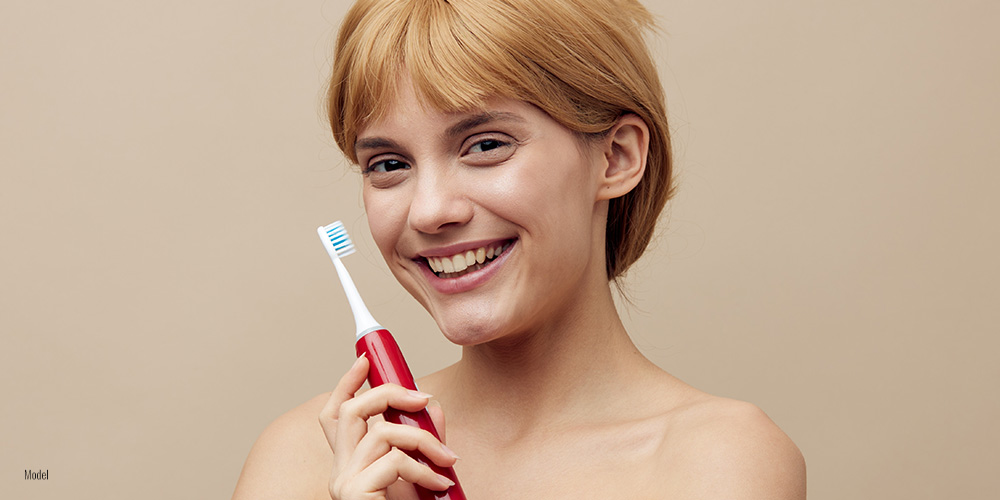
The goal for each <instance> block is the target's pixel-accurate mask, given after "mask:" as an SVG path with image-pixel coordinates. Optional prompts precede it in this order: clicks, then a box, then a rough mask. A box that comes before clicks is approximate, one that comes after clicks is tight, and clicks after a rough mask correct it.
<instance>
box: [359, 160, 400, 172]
mask: <svg viewBox="0 0 1000 500" xmlns="http://www.w3.org/2000/svg"><path fill="white" fill-rule="evenodd" d="M409 168H410V165H409V164H407V163H406V162H403V161H400V160H397V159H391V158H390V159H385V160H379V161H375V162H372V163H370V164H369V165H368V168H366V169H365V173H366V174H370V173H380V174H382V173H388V172H395V171H397V170H406V169H409Z"/></svg>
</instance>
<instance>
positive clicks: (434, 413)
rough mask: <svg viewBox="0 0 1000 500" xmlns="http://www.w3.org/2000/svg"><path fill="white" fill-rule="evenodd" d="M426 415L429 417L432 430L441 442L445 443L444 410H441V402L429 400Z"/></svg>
mask: <svg viewBox="0 0 1000 500" xmlns="http://www.w3.org/2000/svg"><path fill="white" fill-rule="evenodd" d="M427 414H428V415H430V416H431V422H433V423H434V430H436V431H437V433H438V437H439V438H441V442H442V443H444V442H446V441H445V438H444V410H442V409H441V402H440V401H438V400H436V399H432V400H430V402H429V403H427Z"/></svg>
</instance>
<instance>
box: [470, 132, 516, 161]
mask: <svg viewBox="0 0 1000 500" xmlns="http://www.w3.org/2000/svg"><path fill="white" fill-rule="evenodd" d="M467 144H469V146H467V149H466V150H465V152H464V153H463V154H462V161H463V162H465V163H467V164H470V165H476V166H490V165H498V164H500V163H503V162H505V161H507V159H509V158H510V157H511V156H512V155H513V154H514V150H516V149H517V142H516V141H515V140H514V139H512V138H511V137H510V136H508V135H506V134H499V133H490V134H488V135H487V134H482V135H480V136H478V137H473V138H471V139H470V140H469V141H468V142H467Z"/></svg>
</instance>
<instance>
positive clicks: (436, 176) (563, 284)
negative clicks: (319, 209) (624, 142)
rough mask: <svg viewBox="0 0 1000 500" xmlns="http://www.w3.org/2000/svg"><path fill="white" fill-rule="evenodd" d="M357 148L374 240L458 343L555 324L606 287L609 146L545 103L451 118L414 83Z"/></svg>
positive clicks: (490, 106) (512, 104)
mask: <svg viewBox="0 0 1000 500" xmlns="http://www.w3.org/2000/svg"><path fill="white" fill-rule="evenodd" d="M402 88H403V89H406V90H409V89H410V86H409V85H404V86H403V87H402ZM355 147H356V152H357V155H358V161H359V164H360V166H361V169H362V171H363V172H364V203H365V209H366V211H367V214H368V224H369V226H370V227H371V231H372V235H373V236H374V239H375V242H376V244H377V245H378V247H379V250H380V251H381V252H382V256H383V257H384V258H385V261H386V263H387V264H388V266H389V269H390V270H391V271H392V273H393V274H394V275H395V276H396V278H397V279H398V280H399V282H400V283H402V284H403V286H404V287H405V288H406V289H407V290H408V291H409V292H410V293H411V294H412V295H413V296H414V297H415V298H416V299H417V300H418V301H420V303H421V304H423V306H424V307H425V308H426V309H427V310H428V311H429V312H430V313H431V315H432V316H433V317H434V319H435V320H436V321H437V323H438V326H439V327H440V328H441V330H442V332H444V334H445V336H446V337H448V339H449V340H451V341H452V342H455V343H457V344H461V345H474V344H479V343H483V342H487V341H492V340H496V339H499V338H503V337H508V336H514V337H512V338H516V336H517V335H518V334H523V333H525V332H529V331H532V330H537V329H539V328H543V327H545V326H555V325H553V324H552V323H553V322H559V321H561V320H562V319H563V318H567V317H569V316H566V315H572V314H577V313H580V312H581V309H582V308H584V307H586V306H585V301H586V298H587V297H588V293H589V295H591V296H592V295H593V293H592V292H593V287H594V286H595V285H594V284H595V283H597V284H598V286H600V284H603V286H605V287H606V286H607V278H606V276H605V271H604V250H603V249H604V223H605V214H606V211H607V205H606V202H601V201H597V200H598V196H597V191H598V189H599V179H600V176H601V163H602V161H603V154H602V153H601V150H600V148H599V147H596V146H593V145H590V144H588V143H586V142H584V141H581V139H580V138H579V136H578V135H577V134H574V133H573V132H572V131H570V130H569V129H567V128H565V127H563V126H562V125H560V124H559V123H557V122H556V121H554V120H553V119H551V118H550V117H549V116H548V115H547V114H545V113H544V112H542V111H541V110H539V109H537V108H535V107H533V106H531V105H529V104H526V103H522V102H518V101H513V100H502V99H497V100H492V101H490V102H488V103H487V106H485V109H484V110H482V111H479V110H476V111H469V112H461V113H443V112H440V111H437V110H435V109H432V108H425V107H424V106H423V104H422V103H421V101H420V100H419V99H418V98H417V97H416V96H415V94H414V93H413V91H412V90H409V91H403V92H401V93H400V97H399V99H398V100H397V102H395V103H394V105H393V106H391V107H390V109H389V112H388V113H386V117H385V118H384V119H382V120H380V121H377V122H375V123H372V124H370V125H369V126H367V127H365V128H364V129H363V130H362V131H361V133H360V134H359V135H358V139H357V142H356V143H355Z"/></svg>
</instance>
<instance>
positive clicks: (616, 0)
mask: <svg viewBox="0 0 1000 500" xmlns="http://www.w3.org/2000/svg"><path fill="white" fill-rule="evenodd" d="M652 27H653V18H652V16H651V15H650V13H649V12H648V11H647V10H646V9H645V8H644V7H643V6H642V5H640V4H639V3H638V2H637V1H635V0H492V1H491V0H358V1H357V3H355V4H354V6H353V7H352V8H351V10H350V11H349V12H348V13H347V17H346V18H345V20H344V23H343V24H342V26H341V28H340V33H339V36H338V37H337V45H336V49H335V59H334V68H333V76H332V78H331V81H330V89H329V94H328V106H329V114H330V125H331V128H332V129H333V135H334V138H335V139H336V141H337V145H338V146H339V147H340V149H341V150H342V151H343V152H344V154H345V155H347V157H348V158H349V159H350V160H351V161H352V162H354V163H357V161H358V159H357V155H356V154H355V151H354V142H355V140H356V139H357V134H358V131H359V130H361V129H362V128H363V127H365V125H366V124H368V123H371V122H372V121H375V120H378V119H379V118H380V117H382V116H383V114H384V113H385V112H386V110H387V108H388V106H389V105H390V103H392V102H393V101H394V97H395V94H396V92H397V84H398V81H399V78H400V75H407V74H408V75H409V77H410V78H411V79H412V81H413V84H414V87H415V90H416V91H417V92H418V94H419V95H421V96H422V98H423V99H424V100H425V101H426V102H427V103H428V104H430V105H432V106H434V107H436V108H438V109H440V110H442V111H445V112H453V111H465V110H470V109H477V108H481V107H482V105H483V103H484V102H485V101H486V100H488V99H489V98H492V97H505V98H510V99H516V100H520V101H523V102H527V103H530V104H533V105H534V106H537V107H538V108H540V109H541V110H543V111H545V112H546V113H548V115H549V116H551V117H552V118H553V119H554V120H556V121H557V122H559V123H560V124H562V125H563V126H565V127H567V128H569V129H570V130H573V131H576V132H577V133H580V134H581V135H583V136H591V135H594V134H603V133H605V132H607V131H608V130H610V129H611V127H612V126H613V125H614V124H615V123H616V121H617V120H618V119H619V118H620V117H621V116H622V115H625V114H628V113H634V114H636V115H638V116H639V117H640V118H642V120H643V121H644V122H645V123H646V125H647V126H648V127H649V129H650V144H649V152H648V156H647V163H646V172H645V173H644V175H643V179H642V181H641V182H640V183H639V185H638V186H637V187H636V188H635V189H633V190H632V191H630V192H629V193H628V194H626V195H624V196H622V197H620V198H615V199H612V200H611V201H610V203H609V207H608V221H607V234H606V237H605V238H606V239H605V248H606V257H605V259H606V268H607V272H608V278H609V279H616V278H618V277H619V276H621V275H622V274H623V273H624V272H625V270H626V269H628V267H629V266H630V265H632V263H634V262H635V261H636V260H637V259H638V258H639V256H641V255H642V253H643V251H644V250H645V249H646V246H647V245H648V243H649V241H650V239H651V238H652V235H653V231H654V229H655V226H656V220H657V218H658V216H659V214H660V212H661V211H662V209H663V206H664V205H665V204H666V202H667V200H668V199H669V198H670V196H671V194H672V186H671V184H672V179H671V170H672V169H671V155H670V136H669V132H668V129H667V117H666V108H665V104H664V97H663V89H662V87H661V86H660V80H659V76H658V74H657V72H656V67H655V65H654V64H653V61H652V58H651V57H650V55H649V52H648V49H647V47H646V44H645V41H644V40H643V34H644V32H645V31H646V30H648V29H650V28H652Z"/></svg>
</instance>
